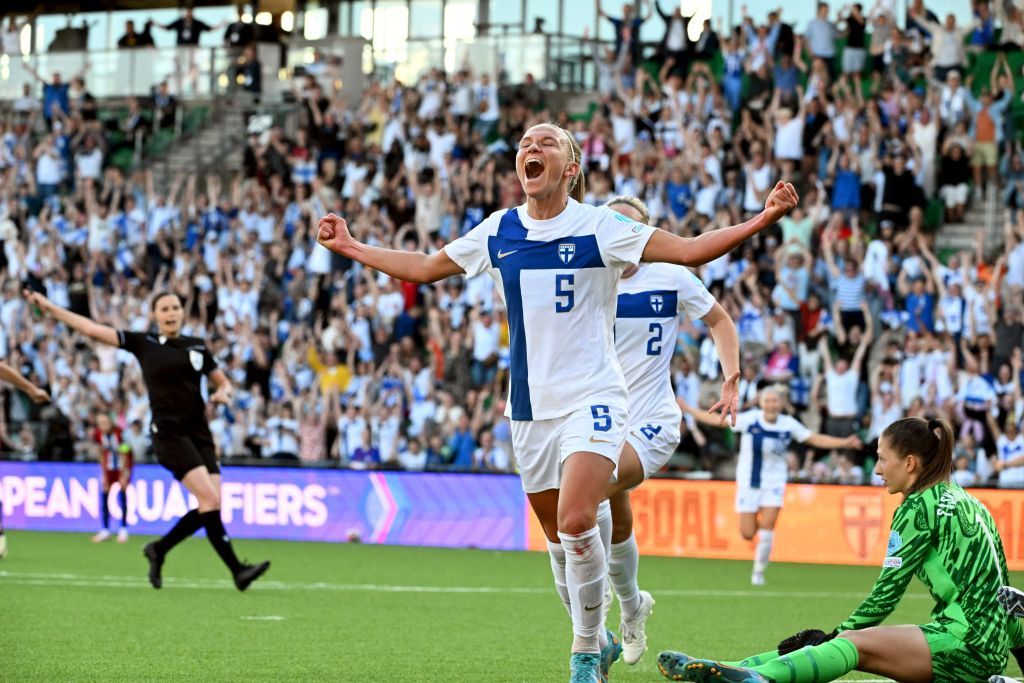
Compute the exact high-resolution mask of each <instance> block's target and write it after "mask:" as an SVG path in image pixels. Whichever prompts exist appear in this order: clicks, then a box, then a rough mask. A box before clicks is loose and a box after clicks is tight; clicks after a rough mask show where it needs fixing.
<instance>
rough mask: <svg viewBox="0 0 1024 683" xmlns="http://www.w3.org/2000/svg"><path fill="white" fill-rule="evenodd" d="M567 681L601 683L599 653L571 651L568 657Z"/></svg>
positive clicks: (573, 682)
mask: <svg viewBox="0 0 1024 683" xmlns="http://www.w3.org/2000/svg"><path fill="white" fill-rule="evenodd" d="M569 683H601V655H597V654H594V653H592V652H573V653H572V657H571V658H570V659H569Z"/></svg>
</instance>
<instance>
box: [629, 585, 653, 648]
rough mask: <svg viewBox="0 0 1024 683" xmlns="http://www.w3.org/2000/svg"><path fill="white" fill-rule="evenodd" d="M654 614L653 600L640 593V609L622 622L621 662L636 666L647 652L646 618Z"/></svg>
mask: <svg viewBox="0 0 1024 683" xmlns="http://www.w3.org/2000/svg"><path fill="white" fill-rule="evenodd" d="M652 612H654V598H652V597H651V594H650V593H648V592H647V591H640V607H639V608H638V609H637V611H636V614H634V615H633V618H632V619H623V620H622V661H624V662H625V663H626V664H630V665H633V664H636V663H637V662H639V661H640V658H641V657H643V656H644V653H645V652H647V633H646V630H645V629H646V627H647V618H648V617H649V616H651V613H652Z"/></svg>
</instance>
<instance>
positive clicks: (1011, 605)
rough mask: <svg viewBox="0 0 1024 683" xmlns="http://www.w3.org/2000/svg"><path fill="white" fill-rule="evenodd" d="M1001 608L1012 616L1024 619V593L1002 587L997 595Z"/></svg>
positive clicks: (1008, 587) (1010, 587)
mask: <svg viewBox="0 0 1024 683" xmlns="http://www.w3.org/2000/svg"><path fill="white" fill-rule="evenodd" d="M996 599H997V600H998V601H999V604H1000V606H1002V608H1003V609H1004V610H1006V612H1007V613H1008V614H1009V615H1010V616H1014V617H1024V593H1022V592H1021V591H1019V590H1017V589H1016V588H1013V587H1012V586H1002V587H1001V588H1000V589H999V591H998V592H997V593H996Z"/></svg>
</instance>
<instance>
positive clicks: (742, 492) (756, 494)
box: [736, 481, 786, 513]
mask: <svg viewBox="0 0 1024 683" xmlns="http://www.w3.org/2000/svg"><path fill="white" fill-rule="evenodd" d="M785 497H786V482H784V481H783V482H763V483H762V485H761V487H760V488H753V487H752V486H749V485H747V486H745V485H743V484H740V483H738V482H737V484H736V512H740V513H743V512H750V513H756V512H757V511H758V510H760V509H761V508H781V507H782V500H783V498H785Z"/></svg>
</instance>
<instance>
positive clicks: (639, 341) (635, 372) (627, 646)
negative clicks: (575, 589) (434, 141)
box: [605, 197, 740, 664]
mask: <svg viewBox="0 0 1024 683" xmlns="http://www.w3.org/2000/svg"><path fill="white" fill-rule="evenodd" d="M605 206H607V207H609V208H611V209H614V210H615V211H617V212H619V213H621V214H623V215H624V216H627V217H629V218H631V219H633V220H635V221H638V222H640V223H647V222H649V221H650V217H649V215H648V213H647V207H646V206H644V203H643V202H641V201H640V200H639V199H637V198H635V197H615V198H614V199H611V200H609V201H608V203H607V204H605ZM682 314H685V315H686V316H687V317H688V318H690V319H691V320H703V321H704V323H705V324H706V325H707V326H708V329H709V331H710V332H711V337H712V339H713V340H714V342H715V349H716V351H717V353H718V358H719V361H720V362H721V363H722V370H723V374H724V376H725V378H726V379H725V382H724V384H723V385H722V400H721V401H720V402H719V404H718V405H716V406H715V407H714V408H712V409H711V412H714V411H715V410H717V409H718V408H719V407H724V410H723V412H722V417H721V422H722V424H724V421H725V418H726V416H727V415H729V416H731V417H732V422H733V423H735V421H736V413H737V412H738V411H739V378H740V354H739V336H738V334H737V333H736V325H735V324H734V323H733V321H732V318H730V317H729V314H728V313H726V311H725V309H724V308H723V307H722V305H721V304H719V303H718V302H717V301H715V298H714V297H713V296H711V292H709V291H708V290H707V288H706V287H705V286H704V283H703V282H701V281H700V279H699V278H698V277H697V276H696V275H694V274H693V272H691V271H690V270H689V269H687V268H684V267H682V266H677V265H673V264H669V263H652V264H644V265H641V266H639V267H637V266H629V267H627V268H626V270H625V272H624V273H623V274H622V280H621V281H620V282H619V299H618V307H617V309H616V313H615V351H616V354H617V356H618V359H619V363H620V364H621V365H622V371H623V373H624V374H625V376H626V386H627V387H628V388H629V430H628V434H627V436H626V445H625V446H624V447H623V449H622V455H621V457H620V458H619V476H618V479H617V480H616V481H615V483H614V484H612V485H611V487H612V488H611V490H610V495H609V497H608V499H609V500H610V501H611V513H612V536H611V552H610V554H609V561H608V577H609V583H610V584H611V586H612V588H613V589H614V591H615V594H616V595H617V596H618V598H619V607H620V611H621V613H622V618H621V629H622V631H621V634H622V658H623V660H624V661H625V662H626V663H627V664H636V662H637V661H639V660H640V657H642V656H643V654H644V652H645V651H646V650H647V636H646V632H645V626H646V623H647V617H649V616H650V614H651V611H652V610H653V608H654V599H653V598H652V597H651V594H650V593H648V592H647V591H641V590H640V586H639V583H638V581H637V570H638V568H639V562H640V555H639V552H638V551H637V545H636V537H635V536H634V535H633V510H632V508H631V506H630V502H629V491H630V489H633V488H635V487H637V486H639V485H640V484H642V483H643V482H644V481H645V480H646V479H648V478H649V477H651V476H653V475H654V474H655V473H656V472H658V471H659V470H660V469H661V468H662V467H664V466H665V463H667V462H668V460H669V458H671V457H672V454H673V453H675V451H676V448H677V447H678V446H679V439H680V434H679V424H680V421H681V420H682V416H683V414H682V411H681V410H680V409H679V404H678V403H677V402H676V395H675V392H674V391H673V390H672V377H671V374H672V373H671V367H670V366H671V363H672V355H673V353H674V352H675V347H676V337H677V335H678V332H679V316H680V315H682ZM609 607H610V596H609V597H607V598H606V600H605V612H606V613H607V610H608V608H609Z"/></svg>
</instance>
